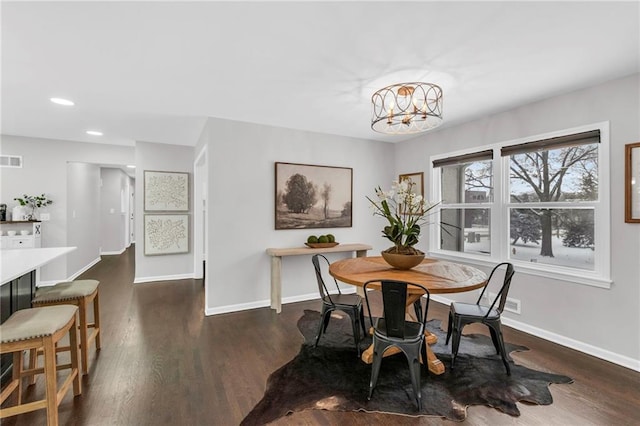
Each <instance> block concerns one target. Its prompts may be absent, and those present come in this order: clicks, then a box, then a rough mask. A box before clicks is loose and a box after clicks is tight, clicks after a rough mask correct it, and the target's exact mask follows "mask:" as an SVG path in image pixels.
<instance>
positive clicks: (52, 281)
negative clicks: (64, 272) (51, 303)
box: [38, 257, 102, 287]
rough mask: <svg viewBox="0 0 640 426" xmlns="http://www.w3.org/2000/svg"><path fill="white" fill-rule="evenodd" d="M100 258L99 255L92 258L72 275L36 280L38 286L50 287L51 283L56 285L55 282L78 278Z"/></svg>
mask: <svg viewBox="0 0 640 426" xmlns="http://www.w3.org/2000/svg"><path fill="white" fill-rule="evenodd" d="M100 260H102V259H101V258H99V257H98V258H96V259H94V260H92V261H91V262H90V263H89V264H88V265H86V266H85V267H84V268H82V269H80V270H79V271H77V272H76V273H74V274H73V275H71V276H70V277H68V278H67V279H64V280H47V281H40V282H38V287H50V286H52V285H56V284H58V283H61V282H65V281H73V280H75V279H76V278H78V277H79V276H80V275H81V274H82V273H84V272H86V271H88V270H89V268H91V267H92V266H93V265H95V264H96V263H98V262H100Z"/></svg>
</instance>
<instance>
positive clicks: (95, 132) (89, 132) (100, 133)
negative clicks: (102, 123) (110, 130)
mask: <svg viewBox="0 0 640 426" xmlns="http://www.w3.org/2000/svg"><path fill="white" fill-rule="evenodd" d="M87 134H88V135H91V136H102V134H103V133H102V132H99V131H97V130H87Z"/></svg>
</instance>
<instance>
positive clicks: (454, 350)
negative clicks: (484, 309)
mask: <svg viewBox="0 0 640 426" xmlns="http://www.w3.org/2000/svg"><path fill="white" fill-rule="evenodd" d="M452 322H453V332H452V333H453V341H452V342H451V369H452V370H453V364H455V362H456V356H458V348H459V347H460V335H461V334H462V322H461V321H460V320H456V319H454V320H453V321H452Z"/></svg>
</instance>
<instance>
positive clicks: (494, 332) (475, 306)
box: [445, 262, 514, 375]
mask: <svg viewBox="0 0 640 426" xmlns="http://www.w3.org/2000/svg"><path fill="white" fill-rule="evenodd" d="M502 266H505V271H504V280H503V282H502V286H501V288H500V290H499V291H498V293H497V294H496V297H495V298H494V299H493V301H492V303H491V305H490V306H483V305H481V304H480V302H481V301H482V298H483V296H484V294H485V291H487V288H489V286H490V285H491V283H492V280H491V279H492V278H493V276H494V273H495V272H496V271H498V270H499V269H500V268H501V267H502ZM513 274H514V270H513V265H512V264H511V263H509V262H503V263H500V264H498V265H496V266H495V267H494V268H493V270H492V271H491V274H490V275H489V278H488V279H487V283H486V284H485V286H484V287H483V288H482V292H481V293H480V297H478V300H477V302H476V303H463V302H453V303H451V306H450V308H449V327H448V328H447V340H446V342H445V344H446V345H448V344H449V338H450V337H451V336H453V341H452V344H451V369H453V365H454V363H455V361H456V356H458V348H459V347H460V337H461V335H462V329H463V328H464V326H465V325H467V324H472V323H476V322H479V323H482V324H485V325H486V326H487V327H489V331H490V332H491V340H492V341H493V346H494V347H495V348H496V353H497V354H499V355H500V357H501V358H502V363H503V364H504V366H505V368H506V369H507V375H511V368H509V362H508V360H507V353H506V350H505V348H504V339H503V337H502V328H501V321H500V316H501V314H502V311H503V310H504V305H505V303H506V302H507V294H508V293H509V287H510V286H511V278H512V277H513ZM496 304H497V305H496Z"/></svg>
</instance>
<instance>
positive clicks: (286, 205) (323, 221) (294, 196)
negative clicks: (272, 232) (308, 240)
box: [275, 162, 353, 229]
mask: <svg viewBox="0 0 640 426" xmlns="http://www.w3.org/2000/svg"><path fill="white" fill-rule="evenodd" d="M275 178H276V182H275V183H276V184H275V228H276V229H312V228H348V227H351V226H352V225H351V224H352V221H351V213H352V208H351V203H352V197H353V169H351V168H348V167H332V166H316V165H311V164H295V163H279V162H277V163H275Z"/></svg>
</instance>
